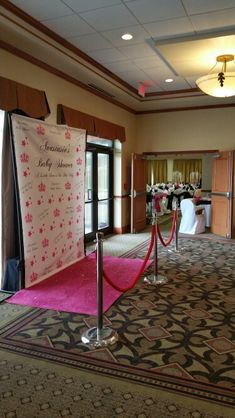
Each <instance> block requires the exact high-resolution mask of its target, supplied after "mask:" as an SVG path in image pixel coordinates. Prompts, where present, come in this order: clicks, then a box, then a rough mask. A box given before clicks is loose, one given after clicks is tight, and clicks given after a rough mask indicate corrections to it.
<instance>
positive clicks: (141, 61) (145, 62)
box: [133, 55, 162, 70]
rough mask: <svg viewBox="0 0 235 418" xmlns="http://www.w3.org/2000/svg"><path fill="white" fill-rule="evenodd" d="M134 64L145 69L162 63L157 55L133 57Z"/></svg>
mask: <svg viewBox="0 0 235 418" xmlns="http://www.w3.org/2000/svg"><path fill="white" fill-rule="evenodd" d="M133 62H134V64H136V66H137V67H139V68H140V69H141V70H145V69H147V68H153V67H155V68H156V67H158V66H161V65H162V59H161V58H160V57H158V56H157V55H154V56H152V57H149V58H148V57H145V58H137V59H133Z"/></svg>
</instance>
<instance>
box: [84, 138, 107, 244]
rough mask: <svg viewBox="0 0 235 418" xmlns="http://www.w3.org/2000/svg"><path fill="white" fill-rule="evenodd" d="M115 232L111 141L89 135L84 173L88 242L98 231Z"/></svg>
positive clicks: (86, 235)
mask: <svg viewBox="0 0 235 418" xmlns="http://www.w3.org/2000/svg"><path fill="white" fill-rule="evenodd" d="M97 231H99V232H103V233H104V234H105V235H107V234H111V233H112V232H113V147H112V141H107V140H98V139H96V140H95V141H94V140H92V139H91V138H89V137H88V138H87V150H86V174H85V241H86V242H89V241H92V240H94V238H95V235H96V232H97Z"/></svg>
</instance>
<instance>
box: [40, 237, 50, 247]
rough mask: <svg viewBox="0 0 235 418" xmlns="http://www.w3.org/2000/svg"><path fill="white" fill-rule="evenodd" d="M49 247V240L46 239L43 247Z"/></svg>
mask: <svg viewBox="0 0 235 418" xmlns="http://www.w3.org/2000/svg"><path fill="white" fill-rule="evenodd" d="M48 245H49V239H47V238H44V239H43V240H42V246H43V248H46V247H48Z"/></svg>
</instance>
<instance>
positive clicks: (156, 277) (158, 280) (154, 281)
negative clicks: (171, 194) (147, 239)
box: [144, 211, 168, 286]
mask: <svg viewBox="0 0 235 418" xmlns="http://www.w3.org/2000/svg"><path fill="white" fill-rule="evenodd" d="M154 224H155V226H156V224H157V214H156V211H154V212H153V214H152V225H154ZM157 245H158V243H157V228H155V236H154V271H153V274H150V275H149V276H146V277H145V278H144V283H147V284H151V285H154V286H157V285H159V284H164V283H167V282H168V279H167V277H166V276H163V275H162V274H158V250H157Z"/></svg>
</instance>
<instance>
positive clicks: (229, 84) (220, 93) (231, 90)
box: [196, 54, 235, 97]
mask: <svg viewBox="0 0 235 418" xmlns="http://www.w3.org/2000/svg"><path fill="white" fill-rule="evenodd" d="M216 61H217V63H216V64H215V65H214V67H213V68H212V69H211V70H210V71H213V70H214V69H215V67H217V64H218V63H222V68H220V69H219V70H218V71H217V72H216V73H215V72H213V73H211V74H210V72H209V74H208V75H205V76H203V77H200V78H199V79H198V80H196V84H197V86H198V87H199V89H200V90H202V91H203V92H204V93H206V94H209V95H210V96H214V97H230V96H235V72H229V71H227V63H228V62H231V61H234V55H231V54H227V55H219V56H218V57H217V58H216Z"/></svg>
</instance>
